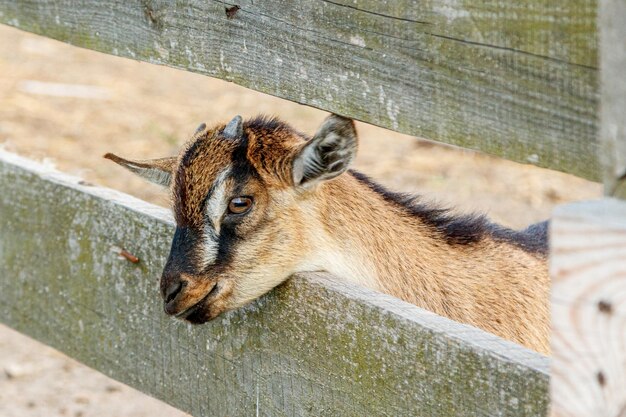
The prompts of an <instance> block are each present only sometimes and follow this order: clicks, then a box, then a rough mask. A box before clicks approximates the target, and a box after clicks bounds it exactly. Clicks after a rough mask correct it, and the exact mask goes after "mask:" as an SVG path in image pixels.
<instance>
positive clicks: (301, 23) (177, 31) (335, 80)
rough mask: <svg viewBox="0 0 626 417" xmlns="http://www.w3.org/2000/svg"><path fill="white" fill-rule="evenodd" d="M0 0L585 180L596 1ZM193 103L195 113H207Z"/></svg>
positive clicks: (60, 25)
mask: <svg viewBox="0 0 626 417" xmlns="http://www.w3.org/2000/svg"><path fill="white" fill-rule="evenodd" d="M232 4H233V3H224V2H222V1H210V0H176V1H174V0H133V1H125V0H124V1H122V0H101V1H97V2H95V1H88V0H21V1H18V2H16V1H13V0H0V22H3V23H7V24H10V25H12V26H15V27H18V28H21V29H24V30H28V31H31V32H35V33H39V34H43V35H46V36H49V37H53V38H56V39H59V40H62V41H65V42H69V43H71V44H74V45H78V46H82V47H86V48H90V49H95V50H98V51H102V52H106V53H111V54H115V55H119V56H124V57H130V58H133V59H140V60H145V61H149V62H153V63H158V64H165V65H170V66H173V67H177V68H183V69H187V70H191V71H196V72H200V73H203V74H207V75H210V76H213V77H218V78H222V79H225V80H229V81H233V82H236V83H238V84H241V85H244V86H247V87H249V88H253V89H255V90H259V91H263V92H266V93H269V94H273V95H276V96H279V97H284V98H287V99H289V100H293V101H297V102H300V103H304V104H308V105H311V106H315V107H319V108H322V109H325V110H329V111H334V112H336V113H340V114H344V115H347V116H351V117H354V118H356V119H359V120H364V121H367V122H370V123H373V124H377V125H380V126H384V127H388V128H391V129H394V130H397V131H400V132H405V133H409V134H414V135H417V136H422V137H426V138H431V139H435V140H439V141H443V142H447V143H451V144H456V145H460V146H464V147H468V148H473V149H479V150H482V151H485V152H488V153H491V154H495V155H499V156H502V157H505V158H508V159H512V160H515V161H520V162H525V163H533V164H536V165H539V166H543V167H549V168H553V169H558V170H562V171H566V172H571V173H574V174H577V175H580V176H583V177H586V178H590V179H594V180H597V179H600V178H601V176H602V175H601V170H600V168H599V163H598V161H597V145H598V143H597V139H596V136H597V120H596V119H597V116H596V113H597V111H598V100H597V95H598V88H599V87H598V85H597V39H596V7H597V1H596V0H568V1H564V0H563V1H558V2H546V1H541V2H539V1H532V0H528V1H509V0H429V1H413V0H400V1H395V2H380V1H377V0H359V1H356V2H355V1H347V0H336V1H330V0H304V1H279V0H267V1H262V2H258V1H257V2H254V1H252V0H241V1H240V2H237V4H238V5H239V6H240V10H238V11H237V12H236V13H234V15H233V16H232V18H228V17H227V16H226V13H225V7H227V6H231V5H232ZM211 105H212V103H211V101H210V98H208V99H207V111H210V109H211Z"/></svg>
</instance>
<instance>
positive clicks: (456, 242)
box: [105, 115, 550, 353]
mask: <svg viewBox="0 0 626 417" xmlns="http://www.w3.org/2000/svg"><path fill="white" fill-rule="evenodd" d="M356 151H357V134H356V130H355V127H354V123H353V122H352V120H350V119H346V118H343V117H341V116H337V115H331V116H329V117H328V118H327V119H326V120H325V121H324V122H323V124H322V125H321V127H320V128H319V130H318V131H317V133H316V134H315V135H314V136H313V137H312V138H307V137H305V136H304V135H303V134H301V133H299V132H297V131H296V130H294V129H293V128H291V127H290V126H289V125H288V124H286V123H284V122H281V121H279V120H278V119H268V118H264V117H259V118H256V119H253V120H248V121H246V122H244V121H243V119H242V118H241V117H240V116H237V117H235V118H234V119H233V120H232V121H230V122H229V123H228V124H226V125H219V126H216V127H214V128H212V129H207V128H206V126H205V125H204V124H202V125H201V126H200V127H199V128H198V130H197V131H196V133H195V134H194V135H193V137H192V139H191V140H190V141H189V142H188V144H187V145H186V146H185V147H184V148H183V149H182V150H181V152H180V153H179V155H178V156H176V157H170V158H161V159H154V160H128V159H123V158H120V157H118V156H116V155H113V154H107V155H105V158H108V159H111V160H112V161H114V162H116V163H118V164H120V165H122V166H123V167H125V168H127V169H129V170H130V171H132V172H134V173H136V174H138V175H140V176H142V177H144V178H146V179H147V180H149V181H152V182H155V183H157V184H160V185H163V186H167V187H169V188H170V189H171V196H172V204H173V211H174V217H175V219H176V224H177V227H176V231H175V234H174V238H173V242H172V247H171V251H170V254H169V257H168V260H167V263H166V265H165V267H164V270H163V275H162V277H161V284H160V290H161V295H162V297H163V299H164V309H165V312H166V313H167V314H169V315H173V316H176V317H177V318H180V319H184V320H187V321H188V322H191V323H196V324H199V323H204V322H206V321H208V320H210V319H213V318H215V317H217V316H218V315H219V314H221V313H222V312H224V311H227V310H231V309H234V308H238V307H240V306H243V305H245V304H247V303H249V302H250V301H252V300H254V299H256V298H258V297H260V296H261V295H263V294H265V293H267V292H268V291H270V290H271V289H273V288H274V287H276V286H277V285H279V284H280V283H282V282H283V281H285V280H286V279H287V278H289V276H291V275H292V274H294V273H298V272H307V271H322V270H323V271H328V272H330V273H332V274H334V275H336V276H337V277H340V278H342V279H345V280H348V281H350V282H352V283H355V284H359V285H363V286H366V287H369V288H372V289H374V290H378V291H382V292H385V293H388V294H391V295H393V296H395V297H397V298H400V299H402V300H405V301H407V302H409V303H412V304H415V305H417V306H419V307H422V308H425V309H427V310H430V311H433V312H435V313H437V314H440V315H443V316H446V317H449V318H451V319H453V320H456V321H459V322H463V323H467V324H470V325H473V326H476V327H479V328H482V329H484V330H486V331H488V332H491V333H494V334H496V335H499V336H501V337H503V338H505V339H509V340H512V341H515V342H517V343H520V344H522V345H524V346H526V347H528V348H531V349H534V350H536V351H539V352H542V353H548V352H549V323H550V318H549V317H550V316H549V314H550V313H549V304H548V296H549V279H548V272H547V260H546V258H547V223H546V222H544V223H540V224H537V225H534V226H531V227H529V228H528V229H526V230H524V231H513V230H510V229H507V228H504V227H501V226H498V225H495V224H493V223H490V222H489V221H488V220H487V219H486V218H485V217H484V216H480V215H456V214H453V213H451V212H450V211H449V210H447V209H442V208H437V207H433V206H431V205H428V204H425V203H423V202H421V201H420V200H419V198H417V197H410V196H406V195H403V194H397V193H393V192H389V191H387V190H386V189H385V188H383V187H382V186H380V185H378V184H376V183H375V182H373V181H371V180H370V179H369V178H368V177H366V176H365V175H363V174H361V173H359V172H357V171H353V170H349V169H348V168H349V166H350V163H351V162H352V160H353V159H354V157H355V154H356Z"/></svg>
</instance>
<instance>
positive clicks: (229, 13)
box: [226, 6, 241, 19]
mask: <svg viewBox="0 0 626 417" xmlns="http://www.w3.org/2000/svg"><path fill="white" fill-rule="evenodd" d="M239 9H241V7H239V6H233V7H226V17H227V18H229V19H233V18H234V17H235V15H236V14H237V12H238V11H239Z"/></svg>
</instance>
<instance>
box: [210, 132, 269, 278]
mask: <svg viewBox="0 0 626 417" xmlns="http://www.w3.org/2000/svg"><path fill="white" fill-rule="evenodd" d="M224 140H227V139H224ZM247 150H248V137H247V135H245V134H244V136H243V138H242V139H241V140H240V141H239V143H238V145H237V147H236V148H235V150H234V151H233V153H232V157H231V170H230V172H229V175H228V177H227V178H226V179H225V180H228V179H230V180H232V181H233V182H234V184H235V186H234V188H233V190H232V192H231V193H230V195H227V196H226V198H227V200H229V199H231V198H233V197H238V196H240V195H241V193H242V192H243V191H242V190H243V189H244V188H245V186H246V184H247V183H248V182H249V181H250V179H251V178H255V179H256V180H258V181H261V177H260V175H259V173H258V172H257V171H256V169H255V168H254V166H253V165H252V164H251V163H250V161H249V160H248V158H247ZM213 191H214V188H213V187H212V190H211V191H210V193H209V194H208V195H207V200H206V201H208V199H209V198H210V196H211V195H212V193H213ZM207 217H208V216H207ZM236 219H237V217H232V218H229V217H228V214H227V213H225V214H224V216H223V217H222V222H221V224H220V233H219V235H218V247H217V256H216V260H215V263H214V265H212V266H209V267H208V268H209V269H211V268H226V267H228V266H229V265H230V264H231V263H232V261H233V255H234V250H235V248H236V246H237V244H238V243H239V241H241V240H242V238H243V236H240V235H238V234H237V225H238V221H237V220H236ZM205 227H214V225H213V223H212V221H211V219H207V222H206V224H205Z"/></svg>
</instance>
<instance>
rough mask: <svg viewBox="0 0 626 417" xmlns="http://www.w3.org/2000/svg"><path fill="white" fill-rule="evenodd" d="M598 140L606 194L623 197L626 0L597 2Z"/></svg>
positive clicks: (625, 179) (625, 173)
mask: <svg viewBox="0 0 626 417" xmlns="http://www.w3.org/2000/svg"><path fill="white" fill-rule="evenodd" d="M599 22H600V35H601V40H602V42H601V48H600V52H601V54H600V56H601V68H602V71H601V80H602V83H601V85H602V91H601V93H602V96H601V97H602V100H601V103H602V105H601V107H600V110H601V112H600V120H601V122H602V123H601V129H600V143H601V145H602V155H603V163H604V167H605V175H604V183H605V189H606V194H608V195H613V196H618V197H621V198H626V118H625V117H624V115H625V114H626V77H624V74H626V41H625V40H626V2H624V1H622V0H601V1H600V16H599Z"/></svg>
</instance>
